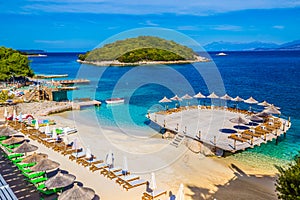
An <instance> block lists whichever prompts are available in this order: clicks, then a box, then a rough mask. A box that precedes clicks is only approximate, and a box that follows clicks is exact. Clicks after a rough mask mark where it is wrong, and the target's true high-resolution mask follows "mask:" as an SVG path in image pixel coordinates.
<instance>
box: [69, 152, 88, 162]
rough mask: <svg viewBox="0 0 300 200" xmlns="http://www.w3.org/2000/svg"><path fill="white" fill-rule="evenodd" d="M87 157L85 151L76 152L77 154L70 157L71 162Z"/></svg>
mask: <svg viewBox="0 0 300 200" xmlns="http://www.w3.org/2000/svg"><path fill="white" fill-rule="evenodd" d="M83 157H85V152H84V151H81V152H78V153H77V152H76V153H72V154H71V155H70V156H69V159H70V160H72V161H73V160H77V159H79V158H83Z"/></svg>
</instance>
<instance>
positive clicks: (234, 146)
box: [233, 139, 236, 149]
mask: <svg viewBox="0 0 300 200" xmlns="http://www.w3.org/2000/svg"><path fill="white" fill-rule="evenodd" d="M233 148H234V149H236V139H234V142H233Z"/></svg>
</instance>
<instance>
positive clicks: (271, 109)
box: [263, 105, 281, 115]
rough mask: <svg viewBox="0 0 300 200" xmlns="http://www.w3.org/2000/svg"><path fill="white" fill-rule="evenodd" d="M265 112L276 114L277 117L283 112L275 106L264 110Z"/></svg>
mask: <svg viewBox="0 0 300 200" xmlns="http://www.w3.org/2000/svg"><path fill="white" fill-rule="evenodd" d="M263 112H266V113H268V114H275V115H280V114H281V112H280V111H279V110H278V109H277V108H276V107H275V106H274V105H271V106H269V107H267V108H266V109H264V110H263Z"/></svg>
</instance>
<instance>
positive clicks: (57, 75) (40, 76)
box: [34, 74, 69, 79]
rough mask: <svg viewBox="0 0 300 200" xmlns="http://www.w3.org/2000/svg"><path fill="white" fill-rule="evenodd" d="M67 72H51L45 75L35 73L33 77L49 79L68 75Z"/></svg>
mask: <svg viewBox="0 0 300 200" xmlns="http://www.w3.org/2000/svg"><path fill="white" fill-rule="evenodd" d="M68 76H69V75H68V74H51V75H46V74H36V75H35V76H34V78H39V79H50V78H65V77H68Z"/></svg>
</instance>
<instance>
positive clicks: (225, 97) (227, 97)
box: [220, 94, 232, 101]
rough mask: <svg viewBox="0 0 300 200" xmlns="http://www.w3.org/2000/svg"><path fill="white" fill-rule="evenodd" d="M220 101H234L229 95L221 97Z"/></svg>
mask: <svg viewBox="0 0 300 200" xmlns="http://www.w3.org/2000/svg"><path fill="white" fill-rule="evenodd" d="M220 99H223V100H227V101H230V100H232V97H231V96H229V95H228V94H225V95H224V96H222V97H220Z"/></svg>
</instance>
